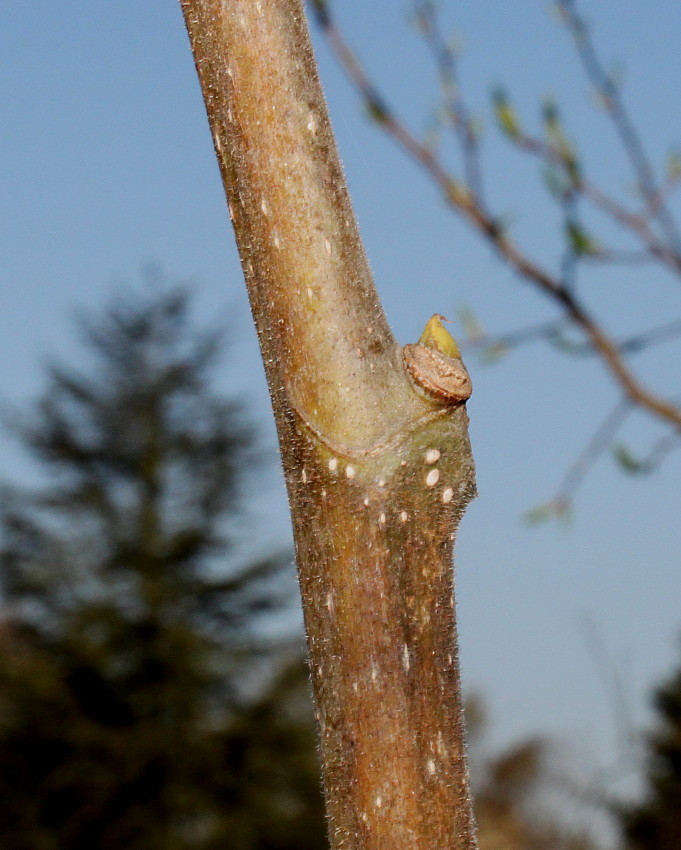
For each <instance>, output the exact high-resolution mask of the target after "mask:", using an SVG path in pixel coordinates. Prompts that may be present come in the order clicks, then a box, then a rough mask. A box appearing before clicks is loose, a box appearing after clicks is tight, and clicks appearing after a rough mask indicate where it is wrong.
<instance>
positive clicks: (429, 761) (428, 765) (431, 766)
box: [427, 759, 435, 776]
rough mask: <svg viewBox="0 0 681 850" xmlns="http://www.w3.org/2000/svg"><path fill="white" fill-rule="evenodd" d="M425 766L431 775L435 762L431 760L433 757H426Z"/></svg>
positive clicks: (433, 771)
mask: <svg viewBox="0 0 681 850" xmlns="http://www.w3.org/2000/svg"><path fill="white" fill-rule="evenodd" d="M427 767H428V773H430V774H431V776H432V774H433V773H435V762H434V761H433V759H428V763H427Z"/></svg>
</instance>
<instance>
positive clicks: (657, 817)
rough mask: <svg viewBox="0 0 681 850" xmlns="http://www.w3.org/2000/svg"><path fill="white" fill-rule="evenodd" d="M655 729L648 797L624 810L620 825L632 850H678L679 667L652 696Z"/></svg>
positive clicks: (680, 819)
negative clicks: (656, 724)
mask: <svg viewBox="0 0 681 850" xmlns="http://www.w3.org/2000/svg"><path fill="white" fill-rule="evenodd" d="M654 705H655V709H656V711H657V716H658V728H657V730H656V731H655V732H654V733H653V734H651V735H650V736H649V738H648V748H649V758H648V768H647V777H646V778H647V783H648V794H647V797H646V799H645V800H644V802H643V803H642V804H640V805H636V806H633V807H632V808H629V809H625V810H624V811H623V814H622V823H623V826H624V832H625V836H626V839H627V846H628V847H631V848H632V850H677V848H678V847H681V667H680V668H678V669H677V670H676V672H675V673H674V675H673V676H672V677H671V678H670V679H669V680H668V681H667V682H666V683H665V684H663V685H662V686H661V687H660V688H659V689H658V690H657V691H656V693H655V698H654Z"/></svg>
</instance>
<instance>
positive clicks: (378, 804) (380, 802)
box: [376, 794, 383, 809]
mask: <svg viewBox="0 0 681 850" xmlns="http://www.w3.org/2000/svg"><path fill="white" fill-rule="evenodd" d="M382 805H383V797H381V796H380V794H379V796H378V797H376V808H377V809H380V808H381V806H382Z"/></svg>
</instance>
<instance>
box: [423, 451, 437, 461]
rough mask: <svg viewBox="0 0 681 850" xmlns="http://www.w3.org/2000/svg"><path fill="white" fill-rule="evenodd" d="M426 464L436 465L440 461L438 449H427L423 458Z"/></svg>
mask: <svg viewBox="0 0 681 850" xmlns="http://www.w3.org/2000/svg"><path fill="white" fill-rule="evenodd" d="M424 460H425V462H426V463H437V462H438V461H439V460H440V450H439V449H428V451H427V452H426V454H425V458H424Z"/></svg>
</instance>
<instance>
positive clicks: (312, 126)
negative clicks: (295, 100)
mask: <svg viewBox="0 0 681 850" xmlns="http://www.w3.org/2000/svg"><path fill="white" fill-rule="evenodd" d="M307 129H308V130H309V131H310V132H311V133H312V135H313V136H314V134H315V133H316V132H317V124H316V122H315V120H314V115H313V114H312V113H311V112H310V114H309V115H308V116H307Z"/></svg>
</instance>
